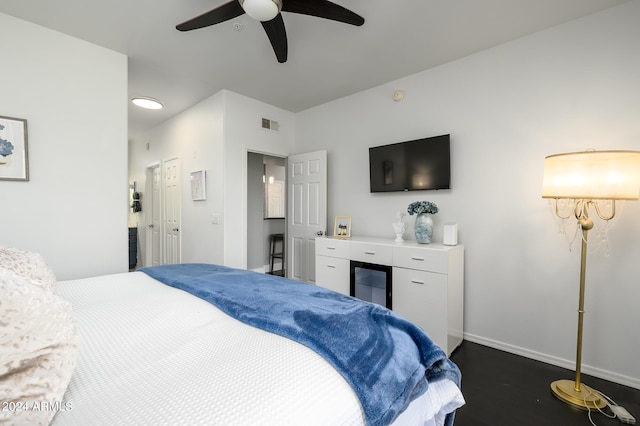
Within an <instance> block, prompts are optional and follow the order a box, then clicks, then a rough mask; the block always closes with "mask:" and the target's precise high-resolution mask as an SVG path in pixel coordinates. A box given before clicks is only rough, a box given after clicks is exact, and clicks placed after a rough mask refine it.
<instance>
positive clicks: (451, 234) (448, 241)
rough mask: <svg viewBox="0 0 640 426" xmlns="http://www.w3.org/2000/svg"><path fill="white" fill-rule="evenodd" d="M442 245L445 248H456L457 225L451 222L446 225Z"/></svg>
mask: <svg viewBox="0 0 640 426" xmlns="http://www.w3.org/2000/svg"><path fill="white" fill-rule="evenodd" d="M442 244H444V245H445V246H455V245H457V244H458V224H457V223H452V222H449V223H445V224H444V232H443V236H442Z"/></svg>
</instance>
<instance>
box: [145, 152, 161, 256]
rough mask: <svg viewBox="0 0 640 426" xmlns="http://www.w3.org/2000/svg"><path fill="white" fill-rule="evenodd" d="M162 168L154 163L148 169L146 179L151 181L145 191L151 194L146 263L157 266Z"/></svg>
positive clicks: (159, 246)
mask: <svg viewBox="0 0 640 426" xmlns="http://www.w3.org/2000/svg"><path fill="white" fill-rule="evenodd" d="M161 172H162V169H161V168H160V164H156V165H154V166H153V167H151V168H149V169H148V173H147V176H148V178H147V179H148V181H149V182H151V188H150V190H148V191H147V193H148V194H151V199H150V200H149V201H150V202H149V204H150V206H149V207H150V212H149V214H150V215H151V217H150V218H149V221H148V225H147V227H148V231H147V232H148V238H147V241H148V242H149V243H148V244H147V247H148V249H147V251H148V256H147V259H148V262H147V265H151V266H158V265H160V264H162V262H161V259H162V245H161V244H160V241H161V238H160V237H161V235H162V220H161V218H162V216H161V210H160V205H161V204H160V203H161V201H162V195H161V194H162V179H161V175H162V173H161Z"/></svg>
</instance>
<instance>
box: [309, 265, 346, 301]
mask: <svg viewBox="0 0 640 426" xmlns="http://www.w3.org/2000/svg"><path fill="white" fill-rule="evenodd" d="M349 279H350V275H349V259H340V258H337V257H329V256H316V285H319V286H320V287H324V288H328V289H330V290H334V291H337V292H338V293H342V294H344V295H347V296H349Z"/></svg>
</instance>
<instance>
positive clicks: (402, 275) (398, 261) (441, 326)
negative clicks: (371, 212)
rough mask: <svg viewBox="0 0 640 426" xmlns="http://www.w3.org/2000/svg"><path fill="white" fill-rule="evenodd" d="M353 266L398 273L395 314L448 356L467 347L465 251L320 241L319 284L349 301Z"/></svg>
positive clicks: (407, 243) (357, 239) (370, 240)
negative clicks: (365, 265)
mask: <svg viewBox="0 0 640 426" xmlns="http://www.w3.org/2000/svg"><path fill="white" fill-rule="evenodd" d="M351 260H354V261H359V262H366V263H371V264H377V265H386V266H391V267H392V285H391V291H392V309H393V311H394V312H396V313H398V314H399V315H401V316H403V317H405V318H407V319H408V320H410V321H412V322H413V323H415V324H417V325H418V326H420V327H421V328H422V329H423V330H424V331H426V332H427V334H429V336H430V337H431V338H432V339H433V341H434V342H435V343H436V344H437V345H438V346H440V347H441V348H443V349H444V350H445V352H447V355H451V352H453V350H454V349H455V348H456V347H457V346H458V345H459V344H460V343H461V342H462V335H463V303H464V302H463V299H464V246H462V245H457V246H445V245H442V244H438V243H431V244H417V243H416V242H414V241H405V242H404V243H395V242H394V241H393V240H392V239H388V240H385V239H381V238H364V237H353V238H350V239H339V238H332V237H318V238H316V284H317V285H319V286H322V287H326V288H329V289H331V290H335V291H337V292H339V293H343V294H346V295H349V293H350V291H349V289H350V274H351V269H350V264H351Z"/></svg>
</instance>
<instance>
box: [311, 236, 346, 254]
mask: <svg viewBox="0 0 640 426" xmlns="http://www.w3.org/2000/svg"><path fill="white" fill-rule="evenodd" d="M316 255H318V256H331V257H340V258H343V259H348V258H349V240H339V239H336V238H326V237H322V238H316Z"/></svg>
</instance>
